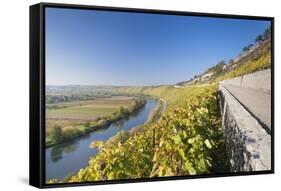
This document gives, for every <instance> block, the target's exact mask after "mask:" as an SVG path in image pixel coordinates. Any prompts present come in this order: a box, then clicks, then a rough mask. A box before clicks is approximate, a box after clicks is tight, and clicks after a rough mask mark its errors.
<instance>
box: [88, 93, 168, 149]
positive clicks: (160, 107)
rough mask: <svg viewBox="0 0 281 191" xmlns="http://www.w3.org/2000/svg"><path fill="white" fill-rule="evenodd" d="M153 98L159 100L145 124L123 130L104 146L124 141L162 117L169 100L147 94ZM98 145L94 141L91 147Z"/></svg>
mask: <svg viewBox="0 0 281 191" xmlns="http://www.w3.org/2000/svg"><path fill="white" fill-rule="evenodd" d="M147 97H149V98H151V99H153V100H156V101H157V105H156V106H155V107H154V108H153V109H152V110H151V111H150V112H149V115H148V118H147V120H146V121H145V123H144V124H141V125H138V126H135V127H133V128H131V129H130V130H129V131H124V130H121V131H119V132H118V133H117V134H116V135H114V136H112V137H111V138H110V139H109V140H107V141H106V142H105V143H103V146H107V147H108V146H110V145H111V144H118V143H119V142H120V143H124V142H125V141H126V140H127V139H129V138H130V137H131V136H134V135H135V134H136V133H138V132H140V131H141V130H143V127H144V125H149V124H150V123H153V122H156V121H158V120H159V119H160V117H161V115H162V114H163V113H164V112H165V110H166V108H167V102H166V101H165V100H164V99H159V98H156V97H151V96H147ZM95 145H97V144H96V143H95V142H92V143H91V144H90V145H89V147H90V148H95V147H96V146H95Z"/></svg>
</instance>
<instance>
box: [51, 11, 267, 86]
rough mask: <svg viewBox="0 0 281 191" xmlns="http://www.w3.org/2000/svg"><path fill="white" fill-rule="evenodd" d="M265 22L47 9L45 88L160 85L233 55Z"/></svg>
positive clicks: (263, 28) (235, 54)
mask: <svg viewBox="0 0 281 191" xmlns="http://www.w3.org/2000/svg"><path fill="white" fill-rule="evenodd" d="M269 25H270V22H269V21H254V20H241V19H221V18H208V17H191V16H189V17H186V16H175V15H158V14H142V13H125V12H108V11H93V10H79V9H62V8H46V83H47V85H73V84H80V85H138V86H142V85H160V84H174V83H177V82H180V81H185V80H188V79H190V78H191V77H193V76H194V75H195V74H199V73H202V72H203V71H204V70H206V69H207V68H208V67H210V66H212V65H215V64H216V63H218V62H219V61H220V60H226V61H227V60H229V59H231V58H234V57H236V56H237V55H238V54H239V53H240V52H241V50H242V48H243V47H245V46H246V45H248V44H250V43H253V42H254V40H255V38H256V36H257V35H258V34H260V33H262V32H263V31H264V30H265V29H266V27H268V26H269Z"/></svg>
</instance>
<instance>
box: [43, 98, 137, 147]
mask: <svg viewBox="0 0 281 191" xmlns="http://www.w3.org/2000/svg"><path fill="white" fill-rule="evenodd" d="M134 105H135V99H134V98H133V97H126V96H113V97H111V98H100V99H96V100H87V101H84V100H83V101H72V102H60V103H57V104H47V105H46V106H47V107H46V108H47V109H46V142H47V143H49V142H50V139H51V138H50V135H51V134H52V133H53V132H52V131H53V130H54V128H55V127H59V128H60V129H61V130H62V131H64V129H68V130H69V129H70V128H71V129H73V131H74V130H75V128H76V127H77V128H76V129H79V128H82V127H84V126H85V124H86V123H93V122H94V121H95V120H98V118H102V117H107V116H112V115H113V114H114V113H116V112H118V111H119V110H120V108H121V107H122V108H125V109H129V108H132V107H133V106H134Z"/></svg>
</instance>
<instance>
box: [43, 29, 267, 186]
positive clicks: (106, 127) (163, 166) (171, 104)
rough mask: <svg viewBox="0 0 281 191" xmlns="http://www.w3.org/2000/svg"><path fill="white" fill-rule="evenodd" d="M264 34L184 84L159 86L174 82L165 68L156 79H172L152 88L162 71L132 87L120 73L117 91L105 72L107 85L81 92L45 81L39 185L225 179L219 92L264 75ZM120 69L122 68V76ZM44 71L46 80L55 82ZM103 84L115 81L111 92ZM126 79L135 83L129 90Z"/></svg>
mask: <svg viewBox="0 0 281 191" xmlns="http://www.w3.org/2000/svg"><path fill="white" fill-rule="evenodd" d="M270 30H271V28H270V26H269V25H266V27H264V26H263V31H262V32H261V33H260V34H258V35H256V36H252V39H253V40H252V42H251V43H249V44H244V48H242V49H240V50H239V51H238V52H236V55H237V56H234V57H232V58H230V59H229V60H221V61H218V62H216V63H212V64H210V63H209V62H208V64H206V65H205V66H204V67H201V66H198V67H201V68H202V69H201V70H200V72H197V69H194V71H193V72H191V71H186V73H187V75H186V78H184V79H183V78H182V77H181V78H180V79H181V80H180V79H173V80H171V81H170V80H166V79H169V78H173V75H172V73H173V72H172V71H171V69H169V68H166V69H163V71H164V70H167V71H164V73H165V72H167V73H168V72H169V71H171V75H170V76H167V75H166V76H161V75H159V76H160V77H159V76H158V78H157V80H156V81H155V83H154V85H153V83H151V82H153V79H154V77H155V76H157V72H158V70H159V72H161V68H158V69H157V70H154V71H153V72H154V73H155V75H153V74H152V75H150V72H151V71H150V69H149V68H145V69H142V70H143V71H147V73H148V74H147V76H146V73H145V72H144V73H142V74H143V76H142V78H140V77H139V76H136V79H134V77H133V76H131V75H130V73H126V72H125V73H120V74H124V75H125V74H126V75H128V76H127V77H128V83H123V77H125V78H126V76H122V75H120V77H119V79H117V77H116V76H118V75H117V74H118V72H120V71H119V69H118V67H112V68H111V69H112V71H113V72H112V75H108V76H103V79H105V80H106V81H105V82H104V83H100V85H96V83H93V84H94V85H83V83H82V81H80V82H81V84H79V83H77V84H76V85H68V84H69V83H70V82H71V81H67V82H65V84H64V85H63V84H61V85H54V81H56V80H57V81H61V82H62V81H63V78H61V76H59V77H54V78H51V77H49V79H48V80H49V84H48V83H47V86H46V139H45V145H46V173H47V174H46V182H47V183H67V182H87V181H100V180H102V181H105V180H116V179H117V180H118V179H136V178H149V177H151V178H153V177H164V176H183V175H196V174H209V173H226V172H231V171H232V168H233V167H232V166H233V165H232V163H231V160H230V158H229V153H230V151H229V147H228V142H227V141H226V138H225V131H224V129H223V127H222V116H221V114H220V113H221V111H220V110H221V109H220V106H219V104H218V102H219V101H220V100H219V99H220V98H219V84H220V82H223V81H225V80H228V79H233V78H235V77H237V76H243V75H246V74H251V73H254V72H257V71H262V70H265V69H270V68H271V31H270ZM131 48H132V47H131ZM132 49H133V48H132ZM229 49H230V48H229ZM225 51H227V50H225ZM125 52H126V51H125ZM120 54H121V53H120ZM155 54H158V53H157V52H155ZM146 55H149V53H146ZM119 56H120V55H119ZM47 64H48V63H47ZM186 65H188V63H186ZM127 66H128V65H125V66H123V67H124V68H123V70H124V71H125V70H126V67H127ZM76 67H79V66H76ZM85 67H86V65H85ZM87 67H88V66H87ZM143 67H147V66H146V65H144V66H143ZM151 67H152V66H151ZM165 67H167V66H165ZM165 67H164V66H163V68H165ZM192 67H193V68H195V66H191V68H192ZM50 68H51V67H50ZM51 69H52V68H51ZM51 69H49V71H50V72H49V76H55V75H54V73H55V72H54V71H55V70H51ZM111 69H107V70H108V71H110V72H111ZM69 70H70V69H69ZM92 70H93V75H89V76H93V79H95V78H96V76H98V74H96V73H95V74H94V70H95V68H94V67H93V69H92ZM130 70H132V69H130ZM190 70H191V69H190ZM108 71H107V72H108ZM114 71H116V72H117V73H116V76H115V75H114ZM143 71H140V72H143ZM52 72H53V73H52ZM74 72H75V70H73V71H70V73H74ZM132 72H134V71H132ZM180 72H182V71H179V73H180ZM86 73H87V72H86ZM191 73H192V74H193V75H191ZM47 75H48V69H47ZM81 75H83V74H81ZM76 78H77V79H79V76H78V77H76ZM111 78H112V79H111ZM155 78H156V77H155ZM162 78H163V80H162ZM81 79H83V77H82V76H81ZM85 79H86V77H85ZM110 79H111V80H113V81H114V80H119V81H118V83H117V82H116V83H112V84H110ZM130 79H132V80H131V81H134V80H137V81H136V82H135V85H133V84H131V81H130ZM147 79H148V80H150V81H151V82H149V83H148V82H147ZM48 80H47V81H48ZM83 80H84V79H83ZM141 81H143V84H141V85H140V84H139V83H140V82H141ZM78 82H79V81H78ZM161 82H162V83H161ZM89 83H91V82H89ZM122 83H123V85H121V84H122ZM58 84H60V83H59V82H58ZM104 84H107V85H104ZM261 101H262V100H261Z"/></svg>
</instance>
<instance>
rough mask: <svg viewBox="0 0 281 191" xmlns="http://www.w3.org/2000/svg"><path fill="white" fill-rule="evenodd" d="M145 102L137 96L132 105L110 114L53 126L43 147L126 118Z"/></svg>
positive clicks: (71, 138) (64, 141)
mask: <svg viewBox="0 0 281 191" xmlns="http://www.w3.org/2000/svg"><path fill="white" fill-rule="evenodd" d="M145 104H146V99H145V98H144V97H138V98H136V99H135V103H134V105H133V106H131V107H130V108H124V107H120V109H119V111H117V112H114V113H113V114H111V115H108V116H105V117H98V118H97V119H95V120H93V121H91V122H86V123H83V124H80V125H77V126H69V127H64V128H62V127H60V126H57V127H54V128H53V129H52V131H51V132H50V133H49V135H48V136H47V137H46V141H45V148H49V147H53V146H55V145H58V144H62V143H66V142H69V141H73V140H75V139H77V138H80V137H82V136H85V135H87V134H89V133H91V132H93V131H96V130H99V129H103V128H106V127H108V126H110V125H111V124H112V123H115V122H117V121H119V120H122V119H125V118H128V117H129V116H130V115H132V114H133V113H135V112H137V111H138V110H139V109H141V108H142V107H143V106H144V105H145Z"/></svg>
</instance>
